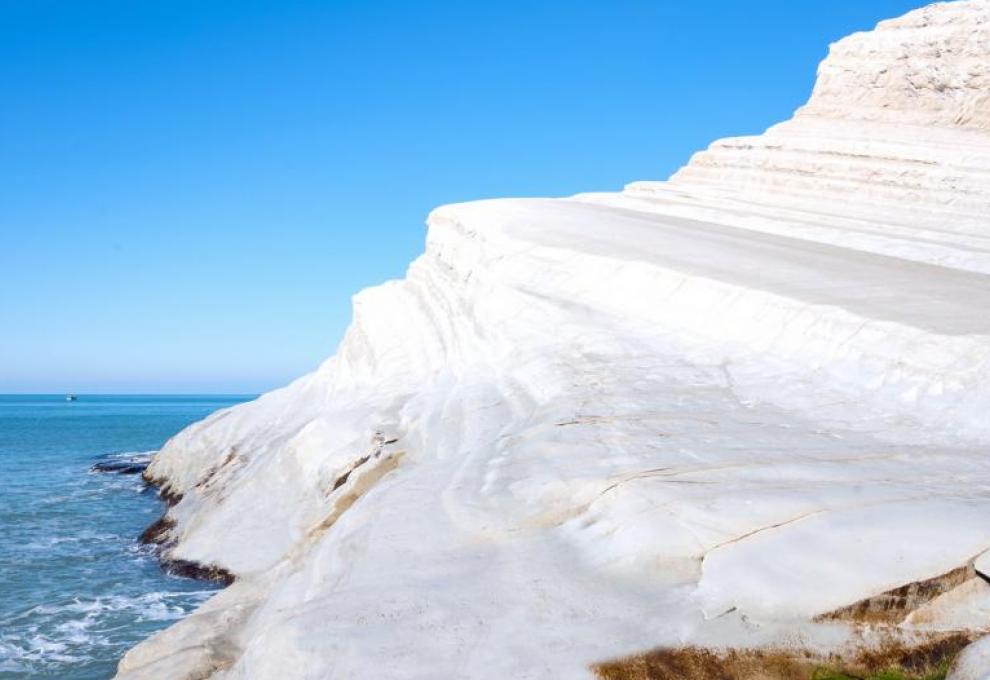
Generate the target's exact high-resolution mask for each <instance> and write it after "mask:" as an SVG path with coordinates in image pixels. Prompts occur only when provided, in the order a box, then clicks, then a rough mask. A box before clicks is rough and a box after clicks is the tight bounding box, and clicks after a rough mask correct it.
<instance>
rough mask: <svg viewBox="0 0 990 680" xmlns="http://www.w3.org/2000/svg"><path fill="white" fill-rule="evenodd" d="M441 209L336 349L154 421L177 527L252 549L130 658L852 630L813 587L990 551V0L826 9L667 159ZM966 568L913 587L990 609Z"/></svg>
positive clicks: (966, 560)
mask: <svg viewBox="0 0 990 680" xmlns="http://www.w3.org/2000/svg"><path fill="white" fill-rule="evenodd" d="M429 226H430V229H429V236H428V239H427V247H426V252H425V253H424V254H423V255H422V256H421V257H420V258H419V259H417V260H416V261H415V262H414V263H413V264H412V265H411V267H410V268H409V272H408V274H407V276H406V278H405V279H404V280H402V281H393V282H389V283H386V284H384V285H382V286H379V287H377V288H373V289H370V290H366V291H364V292H362V293H360V294H359V295H358V296H356V297H355V299H354V321H353V323H352V325H351V327H350V329H349V330H348V332H347V335H346V337H345V339H344V341H343V343H342V344H341V346H340V348H339V350H338V352H337V354H336V356H334V357H333V358H331V359H329V360H328V361H327V362H326V363H325V364H324V365H323V366H321V367H320V368H319V370H317V371H316V372H314V373H312V374H311V375H308V376H306V377H303V378H301V379H299V380H297V381H296V382H294V383H293V384H291V385H289V386H288V387H286V388H283V389H281V390H277V391H275V392H272V393H269V394H266V395H264V396H263V397H261V398H260V399H258V400H257V401H255V402H252V403H249V404H245V405H242V406H237V407H235V408H232V409H229V410H226V411H223V412H221V413H218V414H216V415H214V416H212V417H210V418H208V419H207V420H206V421H204V422H202V423H199V424H197V425H194V426H192V427H190V428H189V429H187V430H185V431H184V432H182V433H181V434H179V435H178V436H176V437H175V438H174V439H172V440H171V441H170V442H169V443H168V445H167V446H166V447H165V448H164V449H163V450H162V451H161V452H160V453H159V454H158V455H157V457H156V458H155V460H154V461H153V463H152V465H151V467H150V468H149V470H150V473H151V474H152V475H154V476H155V477H156V478H158V479H160V480H164V481H165V482H166V483H167V486H168V488H169V489H170V490H172V491H174V492H177V493H181V494H182V495H183V498H182V501H181V502H180V503H178V505H176V506H175V507H174V508H172V510H171V511H170V516H171V517H172V518H173V519H174V520H175V521H176V522H177V525H176V527H175V529H174V536H175V539H176V541H177V542H176V544H175V545H174V546H173V547H172V548H171V549H170V556H171V557H172V558H175V559H183V560H191V561H195V562H199V563H203V564H211V565H218V566H221V567H223V568H226V569H228V570H230V571H231V572H233V573H234V574H236V575H237V581H236V583H235V584H234V585H232V586H231V587H229V588H228V589H226V590H225V591H223V592H222V593H221V594H219V595H217V596H216V597H214V598H213V599H212V600H210V601H209V602H208V603H206V604H205V605H204V606H203V607H202V608H201V609H200V610H199V611H198V612H197V613H195V614H193V615H192V616H190V617H189V618H187V619H185V620H183V621H181V622H179V623H177V624H176V625H174V626H173V627H172V628H169V629H167V630H165V631H164V632H162V633H160V634H158V635H156V636H154V637H153V638H151V639H150V640H148V641H147V642H145V643H143V644H142V645H140V646H138V647H137V648H136V649H134V650H132V651H131V652H130V653H129V654H128V655H127V656H126V657H125V658H124V659H123V661H122V662H121V666H120V674H119V677H120V678H122V679H124V678H126V679H127V680H133V679H135V678H168V679H175V678H193V677H195V678H205V677H210V678H215V679H217V680H221V679H222V680H228V679H230V680H232V679H234V678H237V679H242V678H243V679H257V680H261V679H269V678H281V679H283V680H289V679H296V678H298V679H303V678H306V679H309V678H313V679H316V678H349V677H361V678H372V677H373V678H499V679H502V678H514V679H521V678H547V677H554V678H571V677H573V678H582V677H588V676H589V670H588V666H589V664H590V663H592V662H595V661H601V660H604V659H607V658H610V657H614V656H617V655H623V654H627V653H633V652H637V651H641V650H643V649H648V648H651V647H655V646H657V645H662V644H680V643H684V642H691V643H695V644H734V645H752V644H762V643H774V644H783V643H788V642H790V643H802V644H812V645H814V646H818V647H822V648H825V647H836V646H841V645H843V644H844V643H845V641H846V640H847V636H848V635H849V632H848V629H847V628H846V626H845V624H843V623H841V622H831V623H815V622H814V619H815V618H816V617H820V616H821V615H823V614H827V613H829V612H833V611H835V610H838V609H842V608H843V607H847V606H848V605H852V604H854V603H856V602H858V601H861V600H864V599H867V598H870V597H873V596H877V595H879V594H882V593H884V592H886V591H889V590H892V589H895V588H898V587H900V586H904V585H905V584H909V583H912V582H915V581H924V580H928V579H933V578H936V577H939V576H941V575H943V574H946V573H948V572H952V571H953V570H956V569H958V568H960V567H965V566H966V565H968V564H971V563H972V562H973V561H974V559H975V558H977V557H978V556H980V555H981V554H983V553H985V552H986V551H988V550H990V521H988V520H987V518H988V516H990V457H988V456H987V444H988V443H990V415H988V414H990V0H963V1H960V2H953V3H948V4H938V5H933V6H931V7H927V8H924V9H922V10H919V11H916V12H912V13H910V14H908V15H906V16H905V17H902V18H900V19H896V20H892V21H887V22H884V23H882V24H881V25H880V26H879V27H878V28H877V29H876V30H875V31H872V32H869V33H862V34H857V35H854V36H851V37H849V38H846V39H844V40H842V41H840V42H838V43H837V44H836V45H834V46H833V47H832V51H831V54H830V56H829V58H828V59H827V60H826V61H825V62H824V63H823V64H822V66H821V69H820V72H819V79H818V83H817V85H816V86H815V90H814V94H813V95H812V98H811V101H810V102H809V103H808V105H807V106H805V107H804V108H802V109H801V110H800V111H799V112H798V113H797V114H796V116H795V117H794V118H793V119H792V120H790V121H788V122H786V123H783V124H780V125H777V126H775V127H773V128H771V129H770V130H769V131H767V133H765V134H764V135H761V136H759V137H747V138H737V139H727V140H722V141H719V142H716V143H715V144H713V145H712V146H711V147H710V148H709V149H708V150H707V151H704V152H701V153H699V154H697V155H696V156H695V157H694V158H693V159H692V161H691V163H690V164H689V165H688V166H686V167H685V168H683V169H682V170H680V171H679V172H678V173H677V174H676V175H675V176H674V177H673V178H672V179H671V180H670V181H669V182H643V183H637V184H633V185H631V186H629V187H628V188H627V189H626V190H625V191H624V192H622V193H619V194H588V195H581V196H576V197H572V198H568V199H554V200H549V199H548V200H499V201H483V202H476V203H469V204H463V205H453V206H446V207H443V208H440V209H438V210H436V211H435V212H434V213H433V214H432V215H431V216H430V218H429ZM988 559H990V558H988V557H983V558H982V559H981V560H980V561H979V563H980V564H983V563H985V562H987V561H988ZM970 571H971V572H972V570H970ZM973 578H978V576H974V577H973ZM970 596H972V597H973V598H978V599H973V600H970V599H968V598H970ZM945 597H946V599H944V600H941V601H939V602H937V603H930V604H928V605H927V607H928V608H927V609H926V610H925V614H924V615H921V614H918V615H916V616H915V620H916V621H921V620H922V619H923V620H924V623H925V625H926V626H929V627H930V626H935V627H938V621H939V617H940V614H939V612H949V614H946V615H945V619H944V620H945V621H949V620H950V619H951V620H953V621H955V620H958V616H962V615H963V614H960V612H963V613H964V614H965V615H966V616H968V617H969V618H967V619H966V621H968V622H972V621H973V618H974V616H976V617H977V618H978V613H979V612H983V611H986V609H985V607H986V593H985V591H984V589H982V588H981V587H980V585H979V584H974V583H968V582H967V585H965V587H961V589H960V590H953V591H952V594H951V596H949V595H947V596H945ZM973 612H977V615H974V614H973ZM905 615H907V612H905ZM952 617H956V618H955V619H953V618H952ZM987 623H988V626H987V627H990V622H987ZM904 625H905V626H911V625H913V624H912V623H911V622H910V621H908V622H906V623H905V624H904ZM946 625H949V624H948V623H947V624H946Z"/></svg>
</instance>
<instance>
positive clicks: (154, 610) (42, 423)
mask: <svg viewBox="0 0 990 680" xmlns="http://www.w3.org/2000/svg"><path fill="white" fill-rule="evenodd" d="M251 398H252V397H250V396H171V395H170V396H134V395H127V396H112V395H99V396H96V395H78V396H77V398H76V400H75V401H69V400H67V398H66V395H17V396H3V395H0V679H2V680H13V679H14V678H17V679H22V678H59V679H60V680H103V679H105V678H110V677H112V676H113V674H114V671H115V669H116V665H117V661H118V660H119V659H120V657H121V655H123V653H124V652H126V651H127V650H128V649H129V648H130V647H132V646H134V645H135V644H136V643H138V642H140V641H141V640H143V639H145V638H146V637H148V636H149V635H151V634H152V633H154V632H155V631H157V630H159V629H161V628H164V627H166V626H168V625H170V624H171V623H172V622H174V621H175V620H177V619H180V618H182V617H183V616H185V615H186V614H188V613H189V612H190V611H192V610H193V609H194V608H195V607H196V606H198V605H199V604H200V603H202V602H203V601H205V600H206V599H207V598H209V597H210V596H211V595H212V594H213V593H214V592H216V586H215V585H212V584H209V583H204V582H201V581H195V580H190V579H184V578H179V577H175V576H171V575H168V574H166V573H165V572H163V571H162V569H161V568H160V566H159V564H158V561H157V560H156V558H155V556H154V554H153V553H152V551H151V550H150V549H149V548H148V547H147V546H142V545H140V544H139V543H138V541H137V537H138V536H139V535H140V533H141V532H142V531H143V530H144V528H145V527H146V526H148V525H149V524H150V523H151V522H153V521H154V520H155V519H157V518H158V517H159V516H160V515H161V514H162V512H163V511H164V504H163V503H162V502H161V501H160V500H159V499H158V496H157V493H156V491H155V490H154V489H152V488H149V487H147V486H146V485H145V484H144V483H143V481H142V480H141V477H140V475H134V474H130V475H125V474H115V473H106V472H94V471H93V469H92V468H93V465H94V464H96V463H98V462H100V461H104V462H106V461H121V460H136V461H141V460H144V459H147V458H148V457H149V456H150V454H151V453H152V452H154V451H155V450H157V449H158V448H160V447H161V446H162V445H163V444H164V443H165V441H166V440H167V439H168V438H169V437H171V436H172V435H174V434H175V433H177V432H178V431H179V430H181V429H182V428H183V427H185V426H186V425H188V424H190V423H192V422H194V421H197V420H200V419H201V418H204V417H205V416H207V415H209V414H210V413H212V412H213V411H216V410H217V409H221V408H226V407H228V406H232V405H234V404H237V403H240V402H242V401H246V400H248V399H251Z"/></svg>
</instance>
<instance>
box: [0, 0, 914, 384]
mask: <svg viewBox="0 0 990 680" xmlns="http://www.w3.org/2000/svg"><path fill="white" fill-rule="evenodd" d="M920 4H923V2H922V1H921V0H914V1H907V0H869V2H863V1H862V0H834V1H831V2H819V1H812V0H759V1H754V2H749V1H747V0H731V1H729V0H707V1H706V2H668V1H665V0H654V1H652V2H645V1H644V2H639V1H632V0H629V1H624V0H599V1H598V2H585V1H583V0H560V1H540V0H529V1H528V2H516V1H514V0H503V1H501V2H490V1H489V2H472V1H470V0H463V1H460V2H458V1H454V0H451V1H450V2H442V1H437V2H433V1H429V0H422V1H419V2H414V1H412V0H404V1H395V2H389V1H384V2H375V1H372V0H365V1H362V2H356V1H355V2H333V1H332V0H324V1H322V2H291V1H279V0H271V1H268V2H252V1H250V0H242V1H240V2H202V1H201V0H196V1H195V2H184V1H181V0H176V1H170V2H161V1H151V0H149V1H147V2H143V1H142V2H134V1H133V0H127V1H120V2H106V1H102V0H86V1H81V0H70V1H67V2H47V1H46V0H31V1H26V2H25V1H19V0H0V97H2V99H0V102H2V103H0V324H2V325H0V392H22V391H35V392H37V391H42V392H45V391H48V392H67V391H75V392H257V391H261V390H265V389H268V388H271V387H275V386H278V385H280V384H283V383H285V382H287V381H289V380H290V379H292V378H294V377H296V376H297V375H300V374H302V373H304V372H306V371H308V370H310V369H311V368H313V367H315V366H316V365H318V364H319V362H320V361H322V360H323V359H324V358H325V357H327V356H329V355H330V354H332V353H333V351H334V348H335V347H336V344H337V342H338V341H339V339H340V337H341V336H342V334H343V331H344V329H345V327H346V325H347V323H348V320H349V318H350V296H351V295H352V294H353V293H354V292H356V291H357V290H359V289H361V288H363V287H365V286H369V285H372V284H375V283H377V282H381V281H384V280H386V279H389V278H395V277H400V276H402V275H403V272H404V270H405V267H406V265H407V263H408V262H409V261H410V260H411V259H412V258H414V257H415V256H416V255H417V254H418V253H419V252H420V251H421V250H422V245H423V238H424V227H423V220H424V218H425V217H426V214H427V212H428V211H429V210H430V209H431V208H432V207H434V206H436V205H438V204H443V203H450V202H456V201H464V200H469V199H475V198H484V197H493V196H531V195H565V194H570V193H575V192H578V191H591V190H617V189H619V188H621V187H622V185H623V184H625V183H626V182H629V181H632V180H638V179H661V178H665V177H666V176H668V175H669V174H670V173H671V172H672V171H673V170H675V169H676V168H677V167H678V166H679V165H681V164H682V163H683V162H684V161H686V160H687V158H688V157H689V155H690V154H691V152H692V151H694V150H696V149H699V148H702V147H704V146H705V145H707V144H708V142H710V141H712V140H713V139H715V138H717V137H720V136H726V135H735V134H749V133H758V132H761V131H762V130H763V129H764V128H766V127H767V126H768V125H770V124H772V123H774V122H776V121H778V120H781V119H784V118H786V117H788V116H789V115H790V113H791V112H792V111H793V110H794V108H796V107H797V106H798V105H800V104H801V103H802V102H803V101H804V100H805V99H806V98H807V95H808V93H809V91H810V88H811V85H812V83H813V80H814V70H815V66H816V64H817V63H818V62H819V61H820V60H821V58H822V57H824V55H825V50H826V45H827V44H828V43H829V42H831V41H833V40H835V39H837V38H839V37H841V36H843V35H845V34H847V33H850V32H852V31H855V30H861V29H868V28H870V27H872V26H873V25H874V24H875V23H876V21H877V20H879V19H882V18H885V17H890V16H895V15H898V14H901V13H903V12H904V11H906V10H908V9H911V8H913V7H916V6H918V5H920Z"/></svg>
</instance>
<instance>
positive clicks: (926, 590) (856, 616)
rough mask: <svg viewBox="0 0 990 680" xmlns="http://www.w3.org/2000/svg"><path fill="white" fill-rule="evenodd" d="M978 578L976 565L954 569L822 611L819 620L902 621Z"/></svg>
mask: <svg viewBox="0 0 990 680" xmlns="http://www.w3.org/2000/svg"><path fill="white" fill-rule="evenodd" d="M974 577H976V570H975V569H974V568H973V565H972V564H967V565H965V566H962V567H959V568H957V569H953V570H952V571H949V572H946V573H944V574H942V575H940V576H936V577H934V578H930V579H927V580H925V581H915V582H914V583H908V584H907V585H903V586H901V587H899V588H894V589H893V590H888V591H887V592H885V593H880V594H879V595H874V596H873V597H868V598H866V599H865V600H860V601H859V602H855V603H853V604H851V605H849V606H847V607H842V608H841V609H836V610H835V611H832V612H828V613H827V614H822V615H821V616H819V617H817V618H816V619H815V620H816V621H852V622H855V623H888V624H895V623H900V622H902V621H903V620H904V618H905V617H906V616H907V615H908V614H910V613H911V612H913V611H914V610H915V609H917V608H918V607H921V606H922V605H924V604H927V603H928V602H931V601H932V600H934V599H935V598H936V597H938V596H939V595H942V594H944V593H947V592H949V591H950V590H952V589H953V588H956V587H958V586H960V585H962V584H963V583H964V582H966V581H968V580H969V579H971V578H974Z"/></svg>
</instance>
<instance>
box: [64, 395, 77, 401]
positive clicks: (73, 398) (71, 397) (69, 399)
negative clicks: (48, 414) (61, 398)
mask: <svg viewBox="0 0 990 680" xmlns="http://www.w3.org/2000/svg"><path fill="white" fill-rule="evenodd" d="M65 400H66V401H75V400H76V395H74V394H67V395H65Z"/></svg>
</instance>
